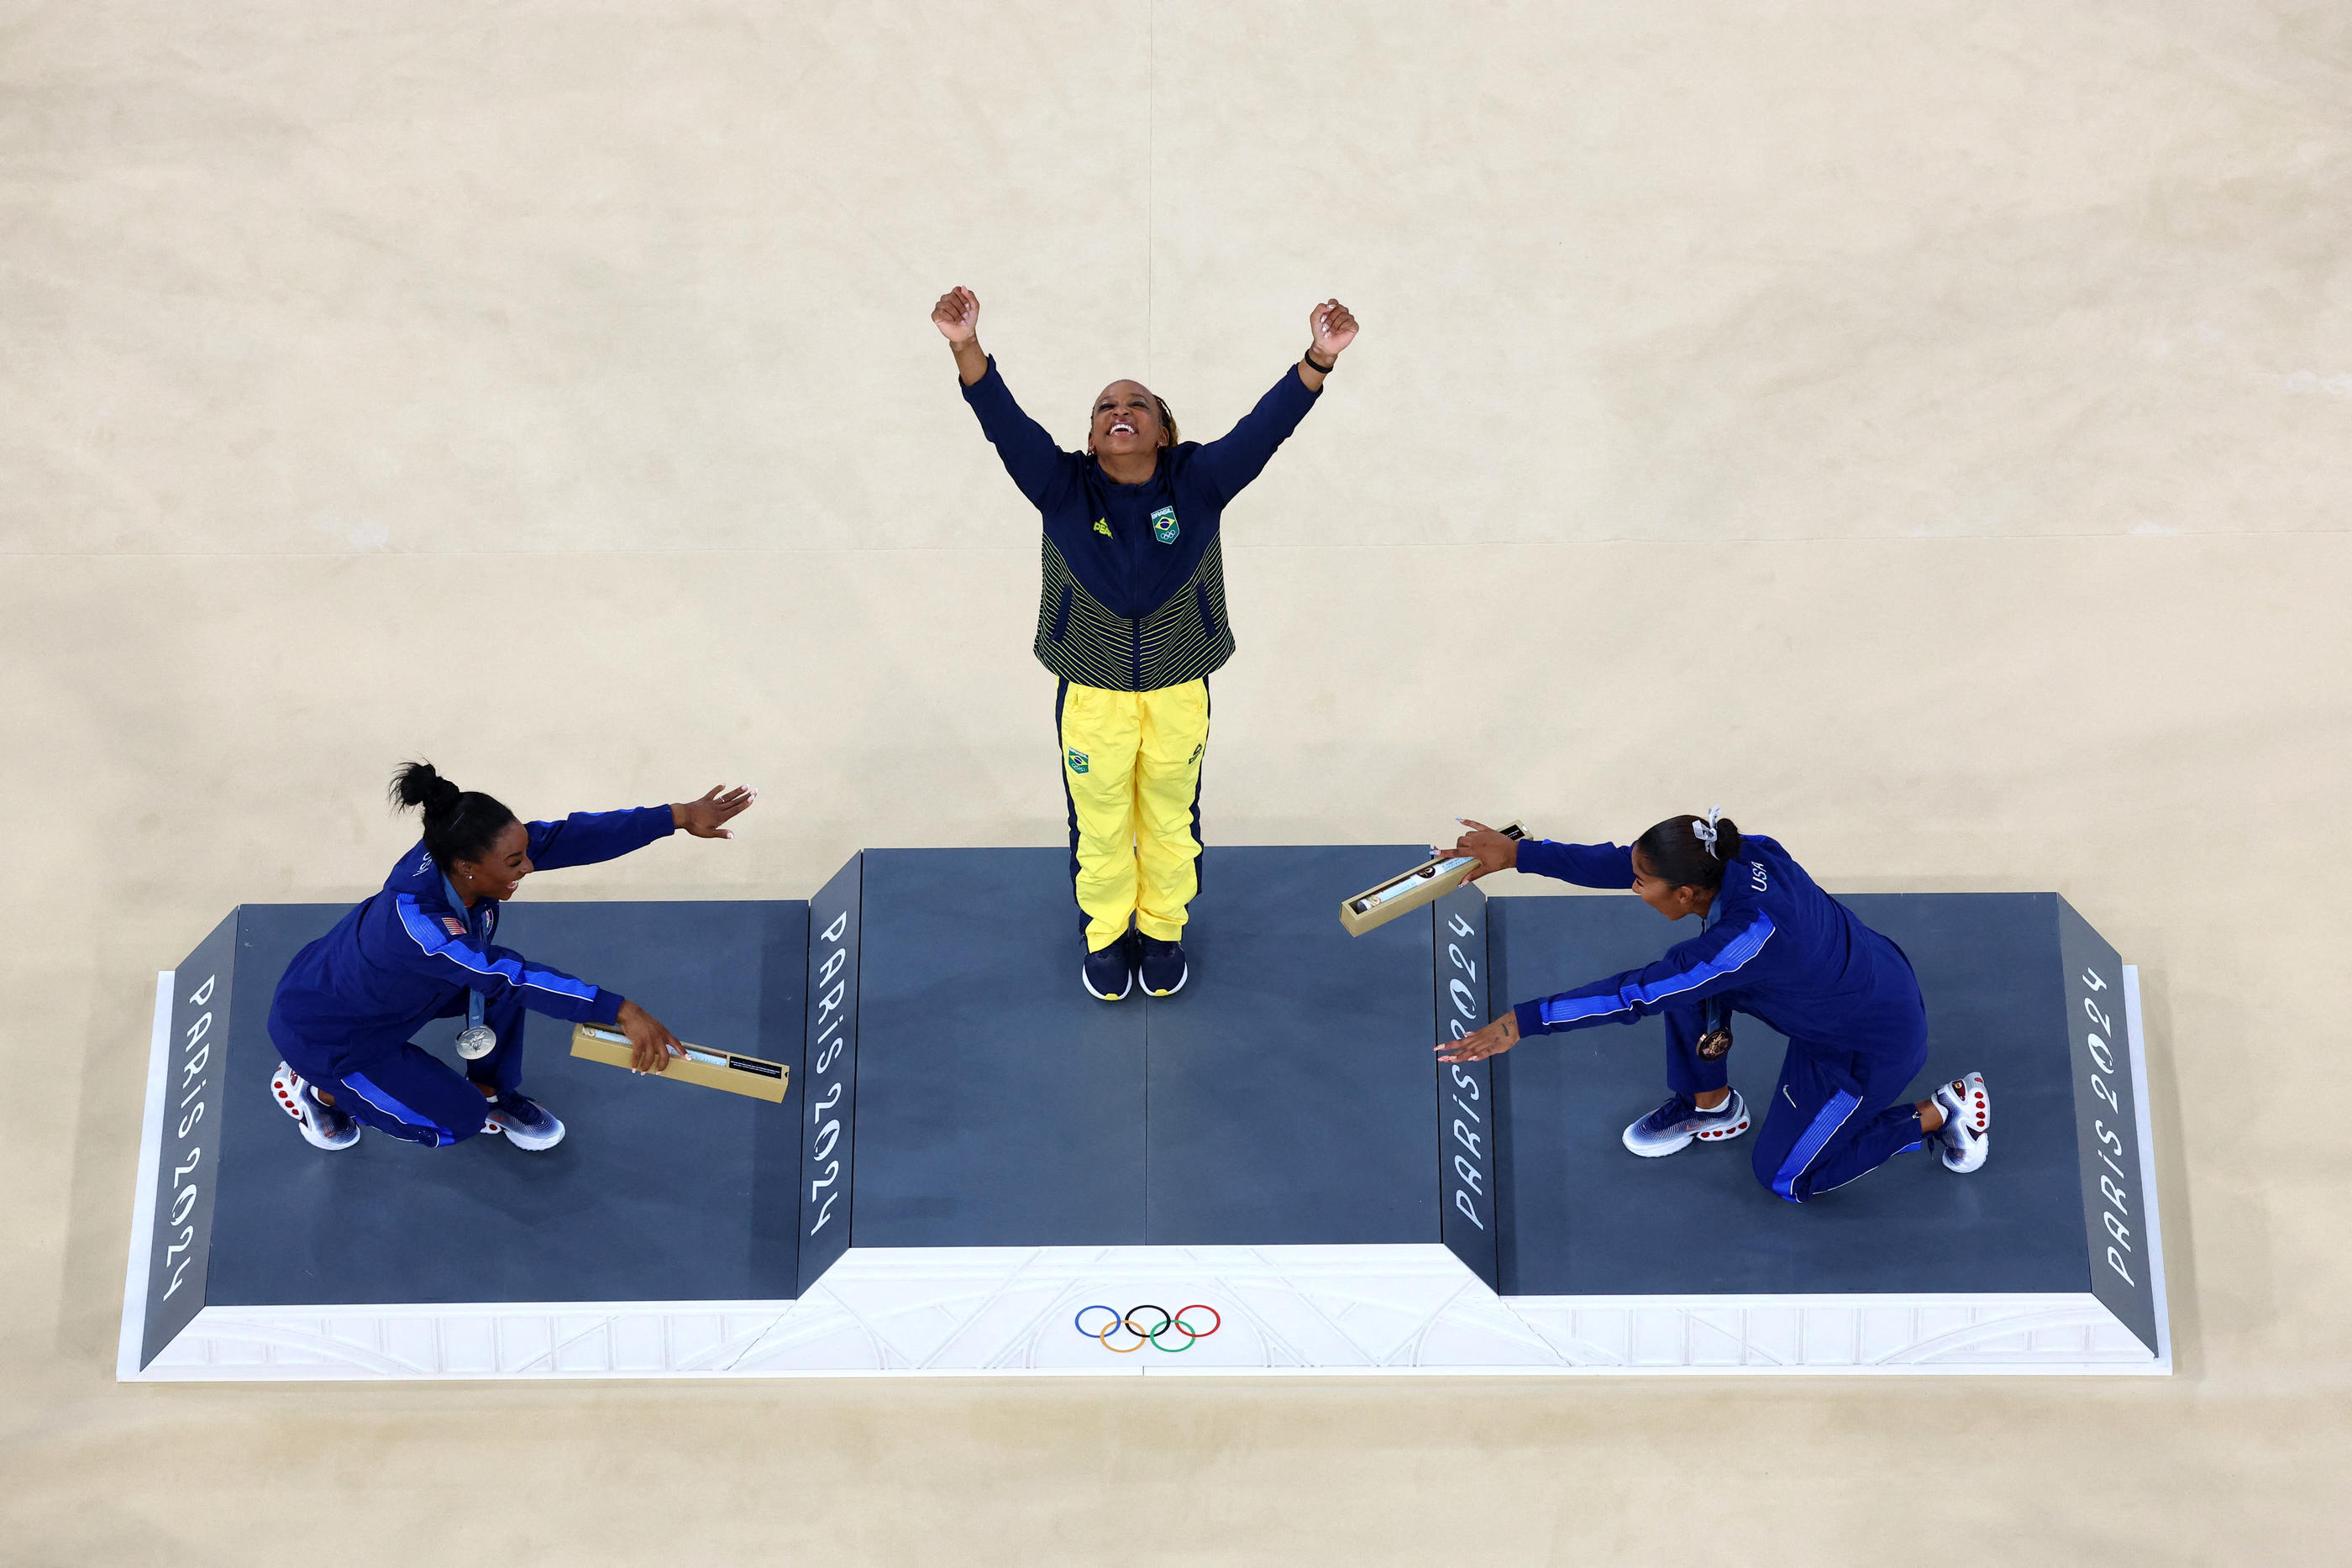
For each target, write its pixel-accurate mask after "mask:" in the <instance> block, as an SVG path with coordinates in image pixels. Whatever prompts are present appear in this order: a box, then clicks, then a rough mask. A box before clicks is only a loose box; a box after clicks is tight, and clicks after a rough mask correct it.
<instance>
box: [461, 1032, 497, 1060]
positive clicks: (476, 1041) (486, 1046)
mask: <svg viewBox="0 0 2352 1568" xmlns="http://www.w3.org/2000/svg"><path fill="white" fill-rule="evenodd" d="M498 1048H499V1033H498V1030H494V1029H492V1028H490V1027H489V1026H488V1024H469V1025H467V1027H466V1028H465V1029H463V1030H459V1031H458V1033H457V1054H458V1055H460V1056H462V1057H464V1058H465V1059H466V1060H467V1061H480V1060H481V1059H482V1058H483V1057H485V1056H488V1055H489V1053H490V1052H492V1051H496V1050H498Z"/></svg>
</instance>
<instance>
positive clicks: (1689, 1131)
mask: <svg viewBox="0 0 2352 1568" xmlns="http://www.w3.org/2000/svg"><path fill="white" fill-rule="evenodd" d="M1746 1131H1748V1103H1747V1102H1746V1101H1744V1100H1742V1099H1741V1098H1740V1097H1739V1091H1738V1090H1737V1089H1735V1090H1733V1091H1732V1092H1731V1098H1730V1099H1728V1100H1726V1101H1725V1102H1724V1103H1722V1104H1720V1105H1717V1107H1716V1108H1715V1109H1714V1110H1712V1111H1702V1110H1700V1109H1699V1108H1698V1105H1697V1103H1696V1102H1695V1101H1693V1100H1692V1099H1691V1097H1690V1096H1689V1095H1687V1094H1675V1095H1670V1096H1669V1097H1668V1098H1667V1100H1666V1103H1664V1104H1663V1105H1661V1106H1659V1107H1658V1108H1657V1109H1656V1110H1654V1111H1653V1112H1651V1113H1649V1114H1648V1115H1646V1116H1644V1117H1643V1118H1642V1119H1641V1120H1640V1121H1638V1122H1636V1123H1634V1124H1633V1125H1632V1126H1630V1127H1628V1128H1626V1129H1625V1146H1626V1147H1627V1148H1629V1149H1631V1150H1633V1152H1634V1153H1635V1154H1637V1155H1641V1156H1642V1157H1643V1159H1645V1160H1646V1159H1655V1158H1657V1157H1658V1156H1659V1155H1671V1154H1673V1153H1674V1152H1675V1150H1676V1149H1679V1148H1683V1147H1685V1145H1688V1144H1689V1143H1690V1141H1691V1140H1692V1139H1693V1138H1696V1139H1698V1140H1700V1141H1701V1142H1703V1143H1709V1144H1715V1143H1721V1142H1723V1141H1724V1140H1725V1139H1727V1138H1736V1137H1738V1136H1739V1134H1742V1133H1744V1132H1746Z"/></svg>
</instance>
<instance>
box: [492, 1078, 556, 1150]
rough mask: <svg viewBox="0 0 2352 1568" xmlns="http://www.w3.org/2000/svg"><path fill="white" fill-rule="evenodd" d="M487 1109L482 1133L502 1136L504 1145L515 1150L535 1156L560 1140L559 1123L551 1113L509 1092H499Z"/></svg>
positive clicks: (528, 1099)
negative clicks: (502, 1134)
mask: <svg viewBox="0 0 2352 1568" xmlns="http://www.w3.org/2000/svg"><path fill="white" fill-rule="evenodd" d="M487 1110H488V1116H487V1118H486V1119H485V1121H484V1124H483V1127H482V1131H484V1132H485V1133H504V1134H506V1135H507V1142H508V1143H509V1144H512V1145H514V1146H515V1147H516V1148H518V1149H529V1150H531V1151H533V1152H534V1153H536V1152H537V1151H538V1150H541V1149H551V1148H553V1147H555V1145H558V1144H560V1143H562V1141H563V1124H562V1123H561V1122H559V1121H557V1120H556V1119H555V1113H554V1112H552V1111H551V1110H549V1109H548V1108H547V1107H546V1106H544V1105H542V1104H541V1103H539V1102H538V1101H536V1100H533V1099H530V1098H529V1097H527V1096H525V1095H521V1094H518V1093H516V1092H514V1091H513V1090H511V1089H505V1090H500V1091H499V1097H498V1098H497V1099H495V1100H493V1101H491V1102H489V1103H488V1107H487Z"/></svg>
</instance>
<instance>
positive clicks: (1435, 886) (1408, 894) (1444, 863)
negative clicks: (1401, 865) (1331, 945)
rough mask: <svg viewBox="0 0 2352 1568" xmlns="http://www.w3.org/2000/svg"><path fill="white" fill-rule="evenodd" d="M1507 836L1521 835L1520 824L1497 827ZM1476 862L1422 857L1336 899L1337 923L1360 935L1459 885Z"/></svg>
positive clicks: (1456, 857) (1461, 857)
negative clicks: (1349, 895) (1402, 869)
mask: <svg viewBox="0 0 2352 1568" xmlns="http://www.w3.org/2000/svg"><path fill="white" fill-rule="evenodd" d="M1500 831H1501V832H1502V834H1503V836H1504V837H1505V838H1507V839H1516V838H1520V837H1522V836H1524V835H1522V834H1521V833H1520V831H1519V825H1518V824H1517V822H1513V823H1512V824H1511V825H1510V826H1509V827H1507V828H1504V829H1502V830H1500ZM1477 865H1478V862H1476V861H1475V860H1472V859H1471V858H1470V857H1469V856H1468V855H1440V856H1438V857H1437V858H1436V859H1434V860H1430V861H1424V862H1422V863H1421V864H1419V865H1417V866H1415V867H1413V868H1412V870H1411V871H1409V872H1407V873H1404V874H1403V875H1402V876H1392V877H1391V878H1389V880H1388V881H1386V882H1383V883H1374V884H1373V885H1372V886H1370V887H1368V888H1366V889H1364V891H1363V892H1361V893H1360V894H1356V895H1355V896H1354V897H1353V898H1345V899H1341V900H1340V901H1339V924H1340V925H1342V926H1344V927H1345V928H1346V929H1347V933H1348V935H1349V936H1362V935H1363V934H1364V933H1365V932H1367V931H1370V930H1371V929H1373V928H1374V927H1375V926H1381V925H1387V924H1388V923H1389V922H1390V921H1391V920H1394V919H1395V918H1396V917H1397V916H1398V915H1403V914H1407V913H1409V912H1410V911H1412V910H1415V909H1419V908H1420V907H1421V906H1422V905H1423V904H1433V903H1434V902H1436V901H1437V900H1438V899H1441V898H1443V897H1444V896H1445V895H1446V894H1449V893H1452V892H1453V891H1454V889H1455V888H1457V887H1460V886H1461V885H1462V879H1463V878H1464V877H1465V876H1468V875H1469V874H1470V873H1471V872H1473V871H1475V869H1477Z"/></svg>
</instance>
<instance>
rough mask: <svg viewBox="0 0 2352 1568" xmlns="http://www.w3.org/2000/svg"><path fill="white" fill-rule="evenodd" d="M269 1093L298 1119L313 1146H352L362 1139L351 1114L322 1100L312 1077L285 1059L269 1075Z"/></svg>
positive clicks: (282, 1108)
mask: <svg viewBox="0 0 2352 1568" xmlns="http://www.w3.org/2000/svg"><path fill="white" fill-rule="evenodd" d="M269 1092H270V1094H271V1096H272V1097H273V1098H275V1099H276V1100H277V1102H278V1109H279V1110H281V1111H283V1112H285V1113H287V1114H288V1115H289V1116H291V1117H293V1118H294V1123H295V1124H296V1125H297V1126H299V1127H300V1128H301V1129H302V1136H303V1137H304V1138H305V1139H307V1140H308V1141H309V1142H310V1146H311V1147H312V1148H314V1149H348V1148H350V1147H351V1146H352V1145H353V1144H356V1143H358V1142H359V1141H360V1124H358V1123H357V1122H355V1121H353V1120H352V1115H351V1113H350V1112H348V1111H342V1110H339V1109H337V1108H336V1107H335V1106H332V1105H330V1104H328V1103H326V1102H325V1101H324V1100H321V1099H320V1098H319V1092H318V1091H317V1090H315V1089H313V1088H311V1087H310V1080H308V1079H306V1078H304V1077H303V1076H302V1075H301V1074H300V1073H299V1072H297V1071H294V1070H293V1069H292V1068H290V1067H289V1066H287V1065H286V1064H285V1063H284V1062H282V1061H281V1062H279V1063H278V1071H275V1072H273V1073H271V1074H270V1075H269Z"/></svg>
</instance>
